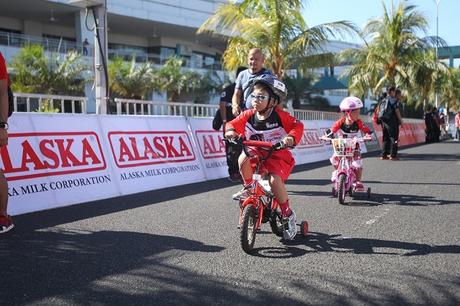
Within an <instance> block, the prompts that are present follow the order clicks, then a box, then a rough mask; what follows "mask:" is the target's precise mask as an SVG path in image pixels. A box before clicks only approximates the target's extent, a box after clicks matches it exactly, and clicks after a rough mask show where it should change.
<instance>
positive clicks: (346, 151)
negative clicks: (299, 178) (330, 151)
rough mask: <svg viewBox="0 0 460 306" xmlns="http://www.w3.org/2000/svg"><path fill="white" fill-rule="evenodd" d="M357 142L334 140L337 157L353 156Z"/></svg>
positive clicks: (333, 145)
mask: <svg viewBox="0 0 460 306" xmlns="http://www.w3.org/2000/svg"><path fill="white" fill-rule="evenodd" d="M355 146H356V144H355V142H354V141H351V140H349V139H347V138H334V139H332V147H333V148H334V154H335V155H336V156H350V157H351V156H353V154H354V151H355Z"/></svg>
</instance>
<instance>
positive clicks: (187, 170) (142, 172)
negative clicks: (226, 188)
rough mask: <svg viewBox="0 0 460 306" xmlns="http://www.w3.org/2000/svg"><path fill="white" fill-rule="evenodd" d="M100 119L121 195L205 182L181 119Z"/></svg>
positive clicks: (183, 120)
mask: <svg viewBox="0 0 460 306" xmlns="http://www.w3.org/2000/svg"><path fill="white" fill-rule="evenodd" d="M100 118H101V120H100V123H101V128H102V132H103V135H104V139H105V140H106V141H107V143H108V144H107V147H108V148H109V150H108V151H107V155H109V159H110V161H111V162H112V163H113V175H114V177H115V178H116V181H118V182H119V190H120V192H121V193H122V194H130V193H135V192H141V191H148V190H153V189H160V188H165V187H171V186H177V185H184V184H189V183H194V182H201V181H204V180H205V177H204V173H203V169H202V166H201V163H200V159H199V157H198V151H197V148H196V146H195V144H194V141H193V140H192V136H191V135H190V131H189V129H188V126H187V123H186V120H185V119H184V117H163V116H158V117H156V116H145V117H144V116H136V117H135V116H132V117H131V116H101V117H100Z"/></svg>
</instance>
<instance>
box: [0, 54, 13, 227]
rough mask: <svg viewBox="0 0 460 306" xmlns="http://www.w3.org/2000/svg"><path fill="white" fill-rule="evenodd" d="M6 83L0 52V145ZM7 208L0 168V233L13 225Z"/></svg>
mask: <svg viewBox="0 0 460 306" xmlns="http://www.w3.org/2000/svg"><path fill="white" fill-rule="evenodd" d="M8 83H9V77H8V72H7V70H6V64H5V59H4V58H3V55H2V54H1V53H0V147H3V146H6V145H7V144H8V131H7V130H8V123H7V121H8ZM7 209H8V182H7V181H6V178H5V175H4V174H3V170H2V169H0V234H1V233H5V232H7V231H9V230H11V229H12V228H13V227H14V225H13V221H12V219H11V217H10V216H8V214H7Z"/></svg>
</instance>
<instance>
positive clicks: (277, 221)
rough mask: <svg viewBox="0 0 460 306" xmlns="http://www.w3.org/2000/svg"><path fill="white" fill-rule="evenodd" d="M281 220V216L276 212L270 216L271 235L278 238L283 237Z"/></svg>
mask: <svg viewBox="0 0 460 306" xmlns="http://www.w3.org/2000/svg"><path fill="white" fill-rule="evenodd" d="M281 219H282V217H281V215H280V214H279V213H277V212H273V213H272V215H271V216H270V228H271V229H272V233H273V234H275V235H276V236H278V237H283V229H284V225H283V223H282V222H281Z"/></svg>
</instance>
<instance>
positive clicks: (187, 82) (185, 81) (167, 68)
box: [155, 57, 199, 102]
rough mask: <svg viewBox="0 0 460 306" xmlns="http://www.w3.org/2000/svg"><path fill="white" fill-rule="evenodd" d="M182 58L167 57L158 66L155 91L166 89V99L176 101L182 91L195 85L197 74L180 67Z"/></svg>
mask: <svg viewBox="0 0 460 306" xmlns="http://www.w3.org/2000/svg"><path fill="white" fill-rule="evenodd" d="M182 63H183V60H182V59H180V58H177V57H171V58H169V59H168V60H167V61H166V62H165V64H164V65H163V67H161V68H160V70H159V71H158V74H157V76H158V77H157V79H156V80H155V88H157V91H166V93H167V96H168V101H171V102H172V101H177V99H178V98H179V96H180V94H181V93H182V92H186V91H187V90H190V89H192V88H193V86H197V85H196V84H197V83H196V82H194V81H195V80H196V79H198V78H199V76H197V74H195V73H193V72H191V71H183V70H182V69H181V67H182Z"/></svg>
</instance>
